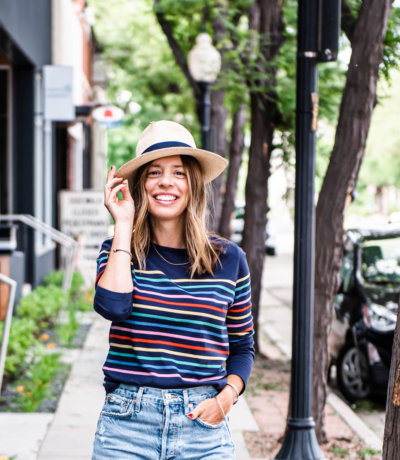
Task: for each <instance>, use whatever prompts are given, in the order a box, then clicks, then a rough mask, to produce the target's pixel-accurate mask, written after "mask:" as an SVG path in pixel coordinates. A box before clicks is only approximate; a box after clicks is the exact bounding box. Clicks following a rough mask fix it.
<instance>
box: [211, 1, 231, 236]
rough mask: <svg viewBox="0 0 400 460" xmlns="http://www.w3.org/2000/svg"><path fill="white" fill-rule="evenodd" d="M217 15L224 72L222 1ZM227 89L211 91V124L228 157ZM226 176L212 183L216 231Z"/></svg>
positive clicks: (217, 149)
mask: <svg viewBox="0 0 400 460" xmlns="http://www.w3.org/2000/svg"><path fill="white" fill-rule="evenodd" d="M215 8H216V15H215V18H214V20H213V22H212V27H213V33H214V45H215V46H217V48H219V52H220V53H221V61H222V69H221V71H222V72H223V71H224V70H225V68H226V62H225V58H224V55H225V51H226V48H225V47H218V44H219V43H221V42H223V40H224V38H225V36H226V33H227V30H226V24H227V17H226V16H227V8H226V6H224V5H223V4H222V3H221V2H217V4H216V5H215ZM224 98H225V91H224V90H223V89H222V88H218V89H215V90H213V91H212V92H211V126H212V133H211V135H212V140H213V148H214V152H215V153H218V154H219V155H221V156H223V157H226V154H227V150H228V147H227V145H228V142H227V139H226V121H227V119H228V115H229V114H228V110H227V109H226V108H225V107H224ZM223 179H224V176H223V175H220V176H218V177H217V178H216V179H215V180H214V181H213V182H212V184H211V190H210V192H211V197H210V201H209V203H211V205H212V208H213V212H211V213H210V216H209V217H210V219H209V222H208V227H209V229H210V230H211V231H213V232H216V231H217V229H218V225H219V221H220V218H221V211H222V184H223V181H224V180H223Z"/></svg>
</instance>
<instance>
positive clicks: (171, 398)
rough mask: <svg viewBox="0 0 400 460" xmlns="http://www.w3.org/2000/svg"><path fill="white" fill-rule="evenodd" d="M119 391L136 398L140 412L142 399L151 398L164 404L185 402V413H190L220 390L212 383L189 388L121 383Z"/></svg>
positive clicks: (137, 409)
mask: <svg viewBox="0 0 400 460" xmlns="http://www.w3.org/2000/svg"><path fill="white" fill-rule="evenodd" d="M115 392H117V393H122V394H125V395H126V396H129V395H131V396H132V398H134V400H135V411H136V412H140V405H141V402H142V400H143V399H144V398H145V399H146V400H151V401H154V402H158V403H163V404H183V405H184V410H185V414H188V413H189V412H190V411H191V410H192V408H193V405H196V404H198V402H199V401H200V400H202V399H205V398H207V397H208V398H212V397H214V396H215V395H216V394H217V393H218V391H217V390H216V389H215V387H213V386H212V385H203V386H197V387H189V388H168V389H164V388H154V387H141V386H138V385H126V384H123V383H122V384H120V385H119V386H118V388H117V389H116V390H115Z"/></svg>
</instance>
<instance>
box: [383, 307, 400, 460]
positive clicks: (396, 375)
mask: <svg viewBox="0 0 400 460" xmlns="http://www.w3.org/2000/svg"><path fill="white" fill-rule="evenodd" d="M399 452H400V305H399V311H398V313H397V323H396V329H395V331H394V340H393V348H392V362H391V365H390V375H389V386H388V394H387V399H386V417H385V433H384V435H383V453H382V460H392V459H393V458H398V456H399Z"/></svg>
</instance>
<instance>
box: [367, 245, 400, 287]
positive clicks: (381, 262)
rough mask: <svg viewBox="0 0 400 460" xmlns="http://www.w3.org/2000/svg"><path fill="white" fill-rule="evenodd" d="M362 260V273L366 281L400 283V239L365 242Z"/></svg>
mask: <svg viewBox="0 0 400 460" xmlns="http://www.w3.org/2000/svg"><path fill="white" fill-rule="evenodd" d="M361 260H362V265H361V268H362V270H361V271H362V275H363V277H364V278H365V280H366V281H368V282H371V283H400V238H389V239H384V240H372V241H367V242H365V243H364V244H363V246H362V259H361Z"/></svg>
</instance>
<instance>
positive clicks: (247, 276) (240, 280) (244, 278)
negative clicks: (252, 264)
mask: <svg viewBox="0 0 400 460" xmlns="http://www.w3.org/2000/svg"><path fill="white" fill-rule="evenodd" d="M247 278H250V274H248V275H246V276H244V277H243V278H240V279H238V280H237V281H236V286H237V285H238V284H239V283H241V282H242V281H244V280H247Z"/></svg>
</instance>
